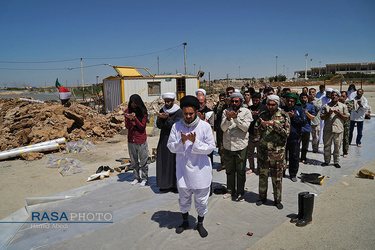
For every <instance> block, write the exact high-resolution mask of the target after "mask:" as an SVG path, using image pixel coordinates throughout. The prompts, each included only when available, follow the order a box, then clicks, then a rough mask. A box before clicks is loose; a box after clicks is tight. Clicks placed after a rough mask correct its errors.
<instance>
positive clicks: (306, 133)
mask: <svg viewBox="0 0 375 250" xmlns="http://www.w3.org/2000/svg"><path fill="white" fill-rule="evenodd" d="M308 99H309V98H308V95H307V93H305V92H303V93H301V94H300V95H299V100H300V101H301V103H302V108H303V110H304V111H305V114H306V117H307V122H306V123H305V125H304V126H303V127H302V138H301V141H302V149H301V162H302V163H303V164H306V163H307V162H306V160H307V158H306V154H307V149H308V148H309V141H310V133H311V120H314V119H315V114H316V113H315V108H314V106H313V105H312V104H310V103H308V102H307V101H308Z"/></svg>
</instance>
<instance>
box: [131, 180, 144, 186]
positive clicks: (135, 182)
mask: <svg viewBox="0 0 375 250" xmlns="http://www.w3.org/2000/svg"><path fill="white" fill-rule="evenodd" d="M138 182H139V180H137V179H135V180H134V181H132V183H131V184H132V185H136V184H137V183H138ZM146 184H147V181H146V180H142V182H141V183H140V184H139V185H140V186H141V187H144V186H146Z"/></svg>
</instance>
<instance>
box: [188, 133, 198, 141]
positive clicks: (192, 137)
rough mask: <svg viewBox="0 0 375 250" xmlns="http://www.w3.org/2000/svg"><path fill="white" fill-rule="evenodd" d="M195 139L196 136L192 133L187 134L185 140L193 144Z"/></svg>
mask: <svg viewBox="0 0 375 250" xmlns="http://www.w3.org/2000/svg"><path fill="white" fill-rule="evenodd" d="M196 137H197V134H196V133H195V132H194V133H189V134H188V135H187V138H188V140H189V141H191V142H192V143H194V142H195V138H196Z"/></svg>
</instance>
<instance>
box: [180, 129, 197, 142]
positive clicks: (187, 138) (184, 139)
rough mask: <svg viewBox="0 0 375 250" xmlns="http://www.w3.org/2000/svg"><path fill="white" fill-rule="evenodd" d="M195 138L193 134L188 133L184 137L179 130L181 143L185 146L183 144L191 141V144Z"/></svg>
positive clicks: (195, 135)
mask: <svg viewBox="0 0 375 250" xmlns="http://www.w3.org/2000/svg"><path fill="white" fill-rule="evenodd" d="M196 137H197V134H196V133H195V132H194V133H189V134H187V135H185V134H184V133H183V132H182V130H181V140H182V143H183V144H185V142H186V141H187V140H189V141H191V142H192V143H194V142H195V138H196Z"/></svg>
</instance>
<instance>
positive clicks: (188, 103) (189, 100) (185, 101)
mask: <svg viewBox="0 0 375 250" xmlns="http://www.w3.org/2000/svg"><path fill="white" fill-rule="evenodd" d="M184 107H193V108H195V109H196V110H197V109H199V107H200V105H199V101H198V98H196V97H195V96H192V95H187V96H184V97H183V98H182V99H181V100H180V108H181V109H183V108H184Z"/></svg>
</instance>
